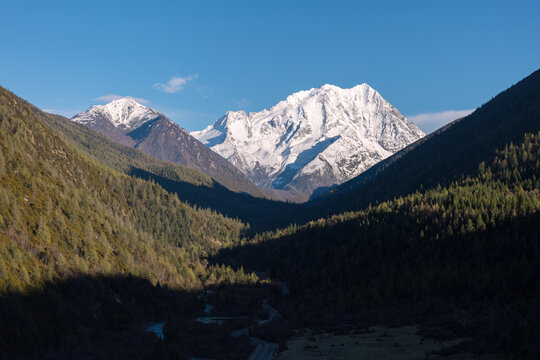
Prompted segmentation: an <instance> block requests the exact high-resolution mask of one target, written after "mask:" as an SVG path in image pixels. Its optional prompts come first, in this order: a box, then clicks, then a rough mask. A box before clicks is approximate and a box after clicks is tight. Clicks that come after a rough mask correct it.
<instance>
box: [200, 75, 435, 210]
mask: <svg viewBox="0 0 540 360" xmlns="http://www.w3.org/2000/svg"><path fill="white" fill-rule="evenodd" d="M191 134H192V135H193V136H194V137H196V138H197V139H199V140H200V141H201V142H202V143H204V144H206V145H207V146H208V147H210V148H211V149H212V150H214V151H215V152H217V153H218V154H220V155H221V156H223V157H224V158H225V159H227V160H229V161H230V162H231V163H232V164H234V165H235V166H236V167H237V168H239V169H241V170H242V171H243V172H244V173H245V174H247V176H248V177H249V178H250V179H251V180H252V181H253V182H254V183H255V184H257V185H258V186H260V187H262V188H264V189H270V190H287V191H291V192H294V193H296V194H297V197H298V198H302V197H304V199H303V200H305V199H306V198H307V197H309V196H311V195H312V194H313V192H314V191H321V190H322V189H326V188H329V187H332V186H334V185H336V184H341V183H343V182H345V181H347V180H349V179H351V178H353V177H355V176H357V175H359V174H361V173H362V172H363V171H365V170H367V169H368V168H369V167H371V166H372V165H374V164H376V163H377V162H379V161H381V160H383V159H385V158H387V157H388V156H390V155H392V154H393V153H395V152H396V151H398V150H400V149H402V148H404V147H405V146H407V145H409V144H411V143H412V142H414V141H416V140H418V139H420V138H422V137H423V136H424V135H425V134H424V133H423V132H422V131H421V130H420V129H419V128H418V127H416V126H415V125H414V124H413V123H412V122H411V121H410V120H408V119H407V118H405V117H404V116H403V115H402V114H401V113H400V112H399V111H398V110H397V109H396V108H395V107H393V106H392V105H391V104H390V103H389V102H388V101H386V100H385V99H383V97H382V96H381V95H380V94H379V93H378V92H377V91H375V90H374V89H372V88H371V87H369V85H367V84H362V85H358V86H355V87H353V88H351V89H341V88H339V87H337V86H333V85H324V86H322V87H321V88H316V89H311V90H307V91H300V92H297V93H294V94H292V95H290V96H289V97H287V99H286V100H284V101H281V102H279V103H278V104H277V105H275V106H273V107H272V108H271V109H270V110H266V109H265V110H263V111H261V112H255V113H249V114H247V113H245V112H244V111H229V112H227V113H226V114H225V116H223V117H222V118H220V119H218V120H217V121H216V122H215V123H214V124H213V125H211V126H209V127H207V128H206V129H204V130H202V131H196V132H192V133H191Z"/></svg>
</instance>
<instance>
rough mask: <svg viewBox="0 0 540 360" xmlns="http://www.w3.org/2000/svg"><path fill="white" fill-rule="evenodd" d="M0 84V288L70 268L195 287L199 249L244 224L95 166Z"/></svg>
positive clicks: (61, 274) (235, 233)
mask: <svg viewBox="0 0 540 360" xmlns="http://www.w3.org/2000/svg"><path fill="white" fill-rule="evenodd" d="M36 114H37V113H36V110H35V108H33V107H32V106H31V105H29V104H28V103H27V102H25V101H24V100H22V99H20V98H18V97H16V96H15V95H13V94H12V93H10V92H9V91H7V90H5V89H3V88H1V87H0V274H1V276H0V293H3V292H6V291H15V290H24V289H27V288H31V287H35V286H38V285H41V284H43V283H44V282H45V281H55V280H57V279H60V278H65V277H68V276H70V275H75V274H95V273H106V274H130V275H139V276H142V277H145V278H147V279H150V280H152V281H153V282H157V281H159V282H161V283H163V284H165V283H166V284H169V285H170V286H174V287H182V288H193V287H199V286H200V285H201V283H202V281H203V274H207V269H206V267H205V265H203V264H202V263H201V262H200V261H199V260H200V257H201V256H203V255H205V254H207V253H208V252H210V251H214V250H215V249H217V248H219V247H220V246H224V245H230V244H232V243H233V242H235V241H238V240H239V238H240V236H241V234H242V233H243V231H244V229H245V225H244V224H243V223H241V222H239V221H238V220H233V219H230V218H226V217H224V216H222V215H219V214H216V212H215V211H212V210H203V209H195V208H193V207H191V206H189V205H187V204H186V203H184V202H181V201H180V200H179V199H178V197H177V196H176V195H174V194H171V193H168V192H167V191H165V190H164V189H163V188H162V187H161V186H160V185H158V184H156V183H153V182H149V181H145V180H142V179H138V178H135V177H131V176H128V175H125V174H122V173H119V172H117V171H114V170H112V169H111V168H109V167H107V166H104V165H103V164H101V163H99V162H98V161H96V160H95V159H92V158H90V157H88V156H86V154H84V153H82V152H81V151H79V150H78V149H76V148H74V147H73V146H72V145H70V144H69V143H67V142H65V141H64V140H63V139H62V138H61V137H59V136H58V135H56V134H55V133H54V132H53V131H51V130H50V129H49V128H48V127H47V126H46V125H45V124H44V122H43V121H42V119H41V118H40V117H39V116H36Z"/></svg>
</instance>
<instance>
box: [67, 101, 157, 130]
mask: <svg viewBox="0 0 540 360" xmlns="http://www.w3.org/2000/svg"><path fill="white" fill-rule="evenodd" d="M160 115H161V114H160V113H159V112H157V111H155V110H152V109H149V108H147V107H146V106H144V105H141V104H139V103H138V102H136V101H135V100H133V99H132V98H130V97H124V98H121V99H118V100H114V101H111V102H110V103H108V104H106V105H95V106H92V107H91V108H90V109H88V110H87V111H85V112H83V113H80V114H78V115H76V116H74V117H73V118H72V119H71V120H72V121H75V122H78V123H81V124H84V125H87V126H91V125H93V123H94V122H95V121H96V118H98V117H104V118H105V119H106V120H108V121H110V122H111V124H112V125H114V126H115V127H117V128H121V129H123V130H131V129H136V128H138V127H139V126H141V125H142V124H144V123H146V122H148V121H150V120H153V119H155V118H157V117H158V116H160Z"/></svg>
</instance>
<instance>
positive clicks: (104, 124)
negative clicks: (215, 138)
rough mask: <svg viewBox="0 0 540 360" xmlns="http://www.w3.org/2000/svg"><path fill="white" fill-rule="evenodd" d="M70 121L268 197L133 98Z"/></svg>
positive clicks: (233, 187) (98, 107)
mask: <svg viewBox="0 0 540 360" xmlns="http://www.w3.org/2000/svg"><path fill="white" fill-rule="evenodd" d="M71 120H72V121H74V122H77V123H80V124H83V125H86V126H88V127H89V128H91V129H93V130H95V131H97V132H99V133H101V134H103V135H105V136H107V137H108V138H110V139H111V140H114V141H116V142H118V143H120V144H123V145H127V146H132V147H134V148H137V149H139V150H141V151H143V152H145V153H147V154H148V155H151V156H153V157H155V158H158V159H160V160H164V161H170V162H174V163H178V164H181V165H185V166H189V167H191V168H194V169H197V170H200V171H202V172H204V173H206V174H207V175H210V176H211V177H212V178H214V180H216V181H217V182H219V183H220V184H221V185H223V186H225V187H227V188H229V189H230V190H233V191H236V192H245V193H249V194H251V195H253V196H257V197H266V196H267V194H266V193H265V192H264V191H262V190H260V189H259V188H257V186H255V184H253V183H252V182H251V181H250V180H249V179H248V178H247V177H246V175H245V174H243V173H242V172H241V171H240V170H238V169H237V168H235V167H234V165H232V164H231V163H229V162H228V161H227V160H225V159H223V158H222V157H221V156H220V155H218V154H216V153H215V152H213V151H212V150H210V149H208V148H207V147H206V146H204V145H203V144H202V143H201V142H199V141H198V140H197V139H195V138H194V137H193V136H191V135H189V133H188V132H187V131H186V130H185V129H183V128H182V127H180V126H179V125H177V124H175V123H174V122H172V121H171V120H169V119H168V118H167V117H166V116H165V115H163V114H161V113H160V112H158V111H156V110H152V109H149V108H147V107H146V106H144V105H141V104H139V103H138V102H136V101H135V100H133V98H130V97H125V98H121V99H118V100H114V101H111V102H110V103H108V104H106V105H95V106H92V107H91V108H90V109H88V110H87V111H85V112H82V113H80V114H77V115H75V116H74V117H73V118H71Z"/></svg>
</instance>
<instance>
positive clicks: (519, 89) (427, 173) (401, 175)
mask: <svg viewBox="0 0 540 360" xmlns="http://www.w3.org/2000/svg"><path fill="white" fill-rule="evenodd" d="M538 130H540V71H536V72H534V73H532V74H531V75H529V76H528V77H526V78H525V79H523V80H521V81H520V82H519V83H517V84H515V85H514V86H512V87H510V88H509V89H507V90H506V91H503V92H502V93H500V94H499V95H497V96H496V97H494V98H493V99H492V100H490V101H489V102H487V103H486V104H484V105H482V106H481V107H480V108H478V109H477V110H476V111H475V112H474V113H472V114H471V115H469V116H467V117H465V118H463V119H461V120H458V121H455V122H453V123H452V124H450V125H448V126H446V127H444V128H442V129H440V130H438V131H436V132H435V133H433V134H431V135H430V136H427V137H426V138H424V139H421V140H419V141H417V142H416V143H414V144H412V145H410V146H409V147H408V148H406V149H404V150H402V151H400V152H398V153H397V154H395V155H393V156H392V157H390V158H389V159H387V160H385V161H383V162H381V163H380V164H377V165H375V166H374V167H373V168H372V169H370V170H368V171H366V172H365V173H364V174H362V175H360V176H358V177H356V178H354V179H352V180H350V181H348V182H346V183H344V184H343V185H341V186H338V187H337V188H335V189H333V190H332V191H330V192H329V193H328V194H326V195H325V196H324V197H323V198H322V199H318V200H315V201H314V204H316V205H314V206H315V207H316V208H317V211H316V213H317V214H330V213H337V212H341V211H344V210H355V209H361V208H362V207H365V206H366V205H368V204H369V203H374V202H377V201H383V200H386V199H390V198H392V197H394V196H400V195H406V194H408V193H411V192H414V191H416V190H421V189H427V188H431V187H434V186H436V185H437V184H441V185H447V184H449V183H451V182H452V181H453V180H457V179H460V178H462V177H466V176H474V175H475V174H476V173H477V169H478V164H479V163H480V162H482V161H484V162H485V161H488V160H489V158H490V156H492V154H493V153H494V151H495V150H496V149H498V148H501V147H504V146H505V145H506V144H509V143H511V142H514V143H515V142H517V141H521V139H522V137H523V135H524V134H525V133H527V132H532V133H534V132H536V131H538Z"/></svg>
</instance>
